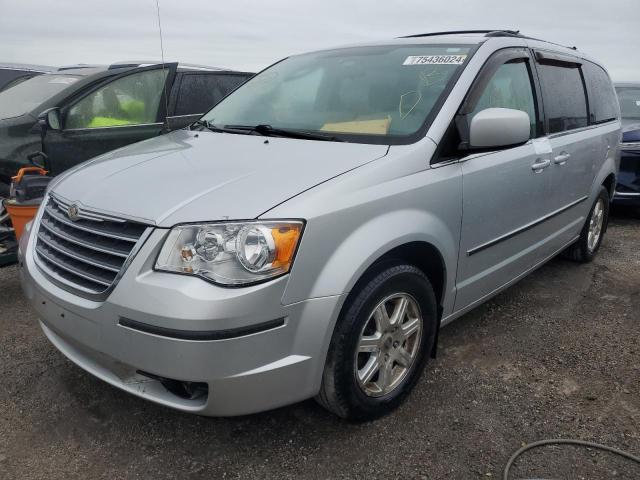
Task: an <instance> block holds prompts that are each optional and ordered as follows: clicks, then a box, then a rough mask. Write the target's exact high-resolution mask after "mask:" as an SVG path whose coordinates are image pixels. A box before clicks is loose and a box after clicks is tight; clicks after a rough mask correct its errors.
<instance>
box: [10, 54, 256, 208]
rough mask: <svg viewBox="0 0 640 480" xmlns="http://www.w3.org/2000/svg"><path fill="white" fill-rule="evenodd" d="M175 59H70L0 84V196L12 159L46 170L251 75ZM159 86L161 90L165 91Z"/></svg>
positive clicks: (166, 119) (181, 122)
mask: <svg viewBox="0 0 640 480" xmlns="http://www.w3.org/2000/svg"><path fill="white" fill-rule="evenodd" d="M252 75H253V74H251V73H246V72H235V71H230V70H224V69H219V68H214V67H205V66H193V65H183V64H178V63H165V64H157V63H156V64H153V63H147V64H142V63H138V62H136V63H118V64H113V65H109V66H99V67H96V66H76V67H66V68H61V69H58V70H57V71H55V72H53V73H49V74H44V75H40V76H37V77H34V78H31V79H29V80H26V81H24V82H21V83H19V84H17V85H15V86H13V87H12V88H10V89H8V90H5V91H2V92H0V197H2V196H6V195H7V192H8V186H9V183H10V181H11V177H12V176H13V175H15V174H16V172H17V171H18V169H19V168H20V167H23V166H25V165H27V164H29V162H30V160H31V162H32V163H37V164H44V166H45V168H47V170H49V171H50V172H51V174H52V175H57V174H59V173H60V172H62V171H64V170H66V169H68V168H70V167H72V166H74V165H77V164H78V163H81V162H83V161H85V160H87V159H89V158H92V157H95V156H96V155H99V154H101V153H105V152H107V151H110V150H114V149H116V148H119V147H122V146H125V145H128V144H130V143H134V142H138V141H140V140H144V139H147V138H150V137H154V136H156V135H159V134H160V133H162V132H163V131H164V130H166V128H167V125H169V128H180V127H182V126H186V125H187V124H189V123H192V122H193V121H195V120H197V119H198V118H199V117H200V116H201V115H202V114H203V113H205V112H207V111H208V110H210V109H211V107H213V106H214V105H215V104H216V103H218V102H219V101H220V100H221V99H222V98H223V97H224V96H226V95H227V94H228V93H229V92H230V91H232V90H234V89H235V88H236V87H237V86H238V85H239V84H241V83H243V82H244V81H245V80H246V79H247V78H249V77H250V76H252ZM165 92H166V95H165Z"/></svg>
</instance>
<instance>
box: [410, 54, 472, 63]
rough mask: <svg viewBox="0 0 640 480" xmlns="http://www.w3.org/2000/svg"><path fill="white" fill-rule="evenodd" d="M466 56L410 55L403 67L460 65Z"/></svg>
mask: <svg viewBox="0 0 640 480" xmlns="http://www.w3.org/2000/svg"><path fill="white" fill-rule="evenodd" d="M466 58H467V56H466V55H412V56H410V57H407V59H406V60H405V61H404V63H403V65H462V64H463V63H464V61H465V59H466Z"/></svg>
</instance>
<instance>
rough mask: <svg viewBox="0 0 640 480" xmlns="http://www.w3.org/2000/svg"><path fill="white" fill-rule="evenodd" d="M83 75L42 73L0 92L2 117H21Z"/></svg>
mask: <svg viewBox="0 0 640 480" xmlns="http://www.w3.org/2000/svg"><path fill="white" fill-rule="evenodd" d="M80 78H81V77H79V76H76V75H40V76H37V77H33V78H30V79H29V80H25V81H24V82H20V83H18V84H17V85H14V86H13V87H11V88H8V89H7V90H3V91H2V92H0V118H12V117H19V116H20V115H22V114H25V113H27V112H30V111H31V110H33V109H34V108H36V107H37V106H38V105H40V104H41V103H42V102H44V101H45V100H47V99H49V98H51V97H53V96H54V95H55V94H57V93H59V92H61V91H62V90H64V89H65V88H67V87H68V86H69V85H71V84H73V83H75V82H76V81H78V80H79V79H80Z"/></svg>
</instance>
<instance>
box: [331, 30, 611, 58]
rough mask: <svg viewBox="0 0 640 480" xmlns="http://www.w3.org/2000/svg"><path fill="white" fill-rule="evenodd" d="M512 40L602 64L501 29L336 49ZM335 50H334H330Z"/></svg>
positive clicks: (574, 50)
mask: <svg viewBox="0 0 640 480" xmlns="http://www.w3.org/2000/svg"><path fill="white" fill-rule="evenodd" d="M509 38H512V39H513V40H514V45H516V44H518V45H520V44H522V41H526V42H527V43H528V44H530V45H531V47H532V48H544V49H546V50H552V51H554V52H558V53H564V54H568V55H573V56H576V57H579V58H583V59H585V60H589V61H591V62H594V63H597V64H600V63H599V62H598V61H596V60H594V59H593V58H590V57H589V56H587V55H585V54H584V53H582V52H580V51H579V50H578V49H577V48H576V47H567V46H564V45H560V44H557V43H554V42H550V41H547V40H541V39H538V38H534V37H529V36H527V35H524V34H522V33H520V31H518V30H501V29H486V30H452V31H446V32H427V33H417V34H409V35H404V36H401V37H397V38H394V39H387V40H380V41H377V42H367V43H358V44H351V45H342V46H339V47H335V49H339V48H350V47H366V46H385V45H394V44H401V45H415V44H430V45H434V44H436V45H437V44H456V45H481V44H483V43H486V42H489V41H491V40H492V39H502V42H501V43H503V44H504V43H505V40H508V39H509ZM329 50H333V49H329Z"/></svg>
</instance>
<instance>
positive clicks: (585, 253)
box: [566, 187, 609, 263]
mask: <svg viewBox="0 0 640 480" xmlns="http://www.w3.org/2000/svg"><path fill="white" fill-rule="evenodd" d="M608 223H609V191H608V190H607V189H606V188H605V187H600V191H599V192H598V196H597V197H596V200H595V202H593V205H592V207H591V210H590V211H589V216H588V217H587V221H586V222H585V224H584V227H582V231H581V232H580V237H579V238H578V240H577V241H576V243H574V244H573V245H572V246H571V247H569V249H568V250H567V251H566V256H567V257H568V258H570V259H571V260H573V261H576V262H580V263H588V262H590V261H592V260H593V259H594V258H595V256H596V254H597V253H598V250H599V249H600V245H601V244H602V239H603V237H604V233H605V232H606V230H607V225H608Z"/></svg>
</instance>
